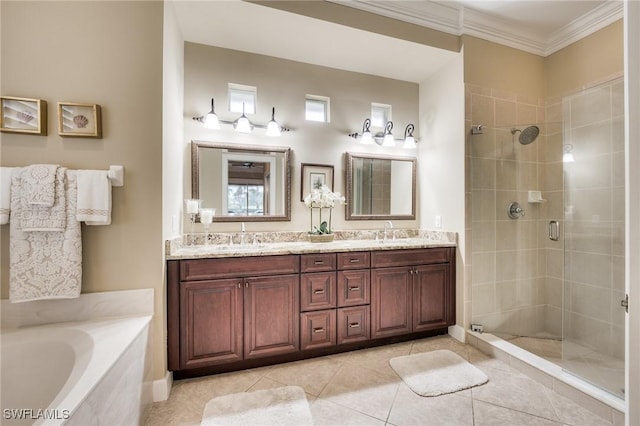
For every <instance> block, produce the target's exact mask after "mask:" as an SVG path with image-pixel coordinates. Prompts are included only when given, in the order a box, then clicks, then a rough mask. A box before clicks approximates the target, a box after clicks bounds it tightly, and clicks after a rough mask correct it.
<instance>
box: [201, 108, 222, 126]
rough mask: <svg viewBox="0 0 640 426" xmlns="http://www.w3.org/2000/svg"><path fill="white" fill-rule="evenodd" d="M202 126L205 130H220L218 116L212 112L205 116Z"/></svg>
mask: <svg viewBox="0 0 640 426" xmlns="http://www.w3.org/2000/svg"><path fill="white" fill-rule="evenodd" d="M202 125H203V126H204V127H205V128H206V129H212V130H220V122H219V121H218V116H217V115H215V114H214V113H212V112H210V113H209V114H207V116H206V117H205V118H204V123H203V124H202Z"/></svg>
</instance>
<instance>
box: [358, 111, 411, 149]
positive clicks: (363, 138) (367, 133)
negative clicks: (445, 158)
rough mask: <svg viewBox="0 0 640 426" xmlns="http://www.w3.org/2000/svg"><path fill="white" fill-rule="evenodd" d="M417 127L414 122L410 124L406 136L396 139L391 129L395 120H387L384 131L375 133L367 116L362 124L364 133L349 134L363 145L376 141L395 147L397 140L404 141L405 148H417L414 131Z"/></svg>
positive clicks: (379, 143) (405, 130) (381, 144)
mask: <svg viewBox="0 0 640 426" xmlns="http://www.w3.org/2000/svg"><path fill="white" fill-rule="evenodd" d="M415 129H416V127H415V126H414V125H413V124H408V125H407V127H406V128H405V129H404V138H402V139H396V138H395V137H394V136H393V133H391V131H392V130H393V122H391V121H387V124H386V125H385V126H384V132H379V133H376V134H375V135H373V134H372V133H371V120H370V119H369V118H367V119H366V120H364V123H363V124H362V133H361V134H360V133H357V132H356V133H350V134H349V136H351V137H352V138H354V139H356V140H359V141H360V144H361V145H371V144H373V142H374V141H375V143H377V144H378V145H380V146H384V147H393V146H396V141H401V142H403V145H402V147H403V148H405V149H415V148H416V139H415V138H414V136H413V132H414V130H415Z"/></svg>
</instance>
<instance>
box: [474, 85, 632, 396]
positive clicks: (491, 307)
mask: <svg viewBox="0 0 640 426" xmlns="http://www.w3.org/2000/svg"><path fill="white" fill-rule="evenodd" d="M467 91H468V96H469V97H470V103H471V108H470V111H467V125H468V126H467V129H472V131H470V132H469V139H468V145H467V146H468V150H467V160H468V164H469V175H470V179H469V191H468V192H469V194H468V195H469V197H470V202H471V215H470V240H471V271H472V272H471V318H472V323H474V324H480V325H482V326H483V328H484V331H485V332H490V333H493V334H495V335H497V336H499V337H502V338H503V339H505V340H509V341H510V342H511V343H513V344H515V345H517V346H520V347H522V348H524V349H526V350H528V351H530V352H532V353H534V354H536V355H538V356H541V357H543V358H546V359H547V360H549V361H551V362H554V363H556V364H559V365H560V366H561V367H562V368H563V369H565V371H568V372H570V373H572V374H574V375H576V376H579V377H581V378H582V379H584V380H586V381H588V382H590V383H592V384H594V385H596V386H599V387H601V388H603V389H605V390H607V391H608V392H610V393H612V394H615V395H617V396H619V397H624V389H623V387H624V308H622V307H621V306H620V303H621V301H622V299H623V298H624V125H623V122H624V106H623V82H622V78H618V79H614V80H611V81H608V82H606V83H604V84H599V85H597V86H594V87H591V88H589V89H585V90H582V91H580V92H578V93H572V94H569V95H567V96H565V97H563V98H559V99H556V100H551V101H545V100H543V99H535V100H532V99H527V98H526V97H522V96H518V95H510V94H504V93H497V92H496V91H492V90H491V89H487V88H479V87H475V86H470V87H468V88H467ZM496 93H497V94H496ZM477 125H482V128H481V129H480V131H479V129H478V127H477Z"/></svg>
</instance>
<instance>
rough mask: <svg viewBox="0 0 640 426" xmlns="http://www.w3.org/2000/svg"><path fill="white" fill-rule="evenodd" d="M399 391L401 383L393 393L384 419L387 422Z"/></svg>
mask: <svg viewBox="0 0 640 426" xmlns="http://www.w3.org/2000/svg"><path fill="white" fill-rule="evenodd" d="M411 346H413V345H411ZM398 392H400V384H398V386H396V393H395V395H393V399H392V400H391V405H390V406H389V412H388V413H387V419H386V420H385V421H384V422H385V423H388V422H389V417H391V411H393V405H394V404H395V403H396V399H398Z"/></svg>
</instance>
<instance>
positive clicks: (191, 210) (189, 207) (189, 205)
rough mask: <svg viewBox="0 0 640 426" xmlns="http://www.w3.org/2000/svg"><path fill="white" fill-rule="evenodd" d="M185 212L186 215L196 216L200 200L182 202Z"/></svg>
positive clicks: (189, 199)
mask: <svg viewBox="0 0 640 426" xmlns="http://www.w3.org/2000/svg"><path fill="white" fill-rule="evenodd" d="M184 204H185V210H186V213H187V214H198V211H199V210H200V206H201V205H202V200H198V199H192V198H188V199H186V200H184Z"/></svg>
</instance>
